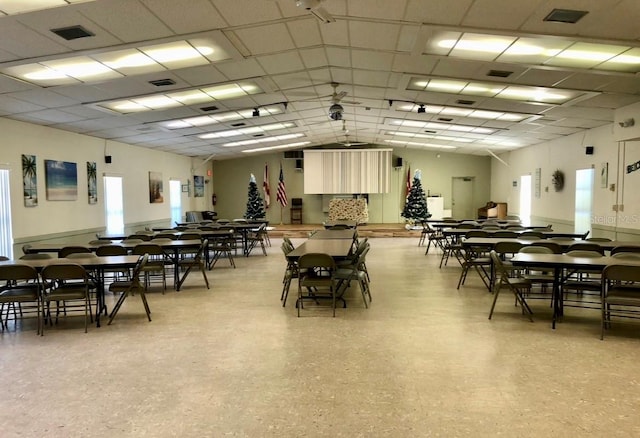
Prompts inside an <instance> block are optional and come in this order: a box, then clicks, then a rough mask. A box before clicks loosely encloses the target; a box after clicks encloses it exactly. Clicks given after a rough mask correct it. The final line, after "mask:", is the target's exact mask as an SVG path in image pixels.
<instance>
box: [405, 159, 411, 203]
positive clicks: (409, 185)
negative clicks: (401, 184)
mask: <svg viewBox="0 0 640 438" xmlns="http://www.w3.org/2000/svg"><path fill="white" fill-rule="evenodd" d="M410 192H411V166H407V186H406V192H405V194H404V197H405V199H406V198H408V197H409V193H410Z"/></svg>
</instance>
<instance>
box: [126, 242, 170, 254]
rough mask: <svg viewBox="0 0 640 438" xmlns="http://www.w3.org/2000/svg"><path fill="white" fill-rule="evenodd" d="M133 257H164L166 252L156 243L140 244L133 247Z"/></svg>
mask: <svg viewBox="0 0 640 438" xmlns="http://www.w3.org/2000/svg"><path fill="white" fill-rule="evenodd" d="M131 254H133V255H144V254H149V255H164V251H163V250H162V247H161V246H160V245H157V244H155V243H140V244H138V245H136V246H134V247H133V250H132V251H131Z"/></svg>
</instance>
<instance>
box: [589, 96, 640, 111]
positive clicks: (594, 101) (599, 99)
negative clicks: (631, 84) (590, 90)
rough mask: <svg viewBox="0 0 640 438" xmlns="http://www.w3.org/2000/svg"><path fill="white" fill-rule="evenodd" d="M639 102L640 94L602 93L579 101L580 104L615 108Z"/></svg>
mask: <svg viewBox="0 0 640 438" xmlns="http://www.w3.org/2000/svg"><path fill="white" fill-rule="evenodd" d="M636 102H640V96H635V95H633V96H632V95H624V94H610V93H603V94H600V95H598V96H594V97H592V98H591V99H588V100H584V101H581V102H580V106H586V107H598V108H611V109H617V108H622V107H623V106H627V105H631V104H632V103H636Z"/></svg>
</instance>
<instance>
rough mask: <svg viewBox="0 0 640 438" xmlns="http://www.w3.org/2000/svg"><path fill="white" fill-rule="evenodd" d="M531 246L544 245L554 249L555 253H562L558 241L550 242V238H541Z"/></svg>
mask: <svg viewBox="0 0 640 438" xmlns="http://www.w3.org/2000/svg"><path fill="white" fill-rule="evenodd" d="M531 246H544V247H545V248H549V249H550V250H551V251H553V254H562V247H561V246H560V244H558V243H556V242H550V241H549V240H547V239H545V240H541V241H540V242H533V243H532V244H531Z"/></svg>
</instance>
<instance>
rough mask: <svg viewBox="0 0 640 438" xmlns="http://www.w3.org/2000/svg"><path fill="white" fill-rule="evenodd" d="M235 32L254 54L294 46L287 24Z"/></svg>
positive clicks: (279, 50)
mask: <svg viewBox="0 0 640 438" xmlns="http://www.w3.org/2000/svg"><path fill="white" fill-rule="evenodd" d="M311 24H313V25H315V24H314V23H311ZM235 34H236V36H237V37H238V38H240V41H242V44H243V45H244V46H245V47H246V48H247V49H249V52H250V54H251V55H254V56H255V55H263V54H265V53H273V52H282V51H285V50H292V49H295V47H296V46H295V44H294V42H293V39H292V38H291V34H290V33H289V31H288V29H287V26H286V25H285V24H283V23H277V24H269V25H266V26H253V27H248V28H242V29H237V30H236V31H235Z"/></svg>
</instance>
